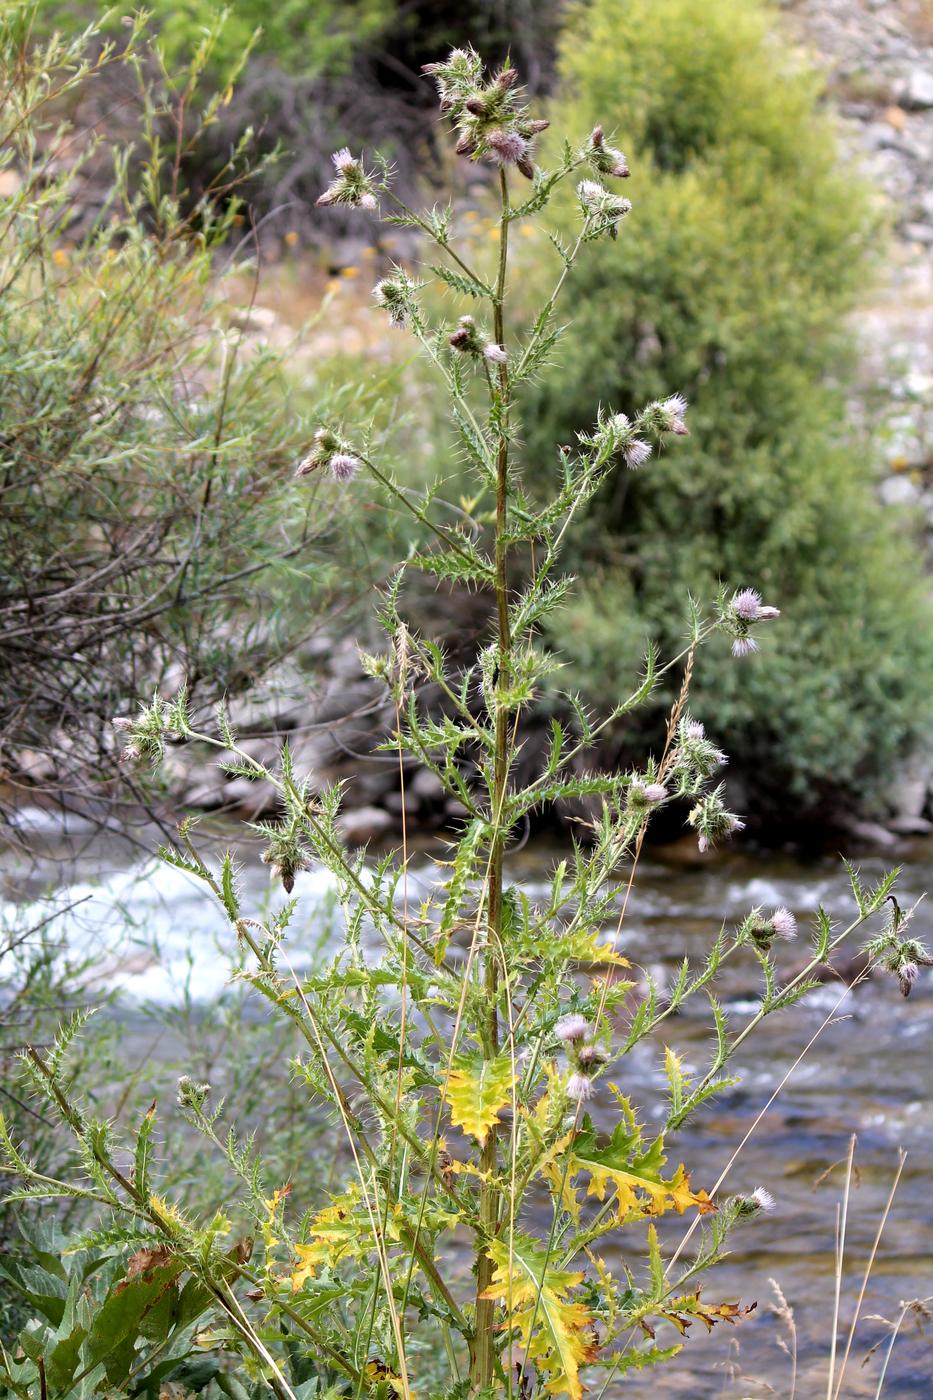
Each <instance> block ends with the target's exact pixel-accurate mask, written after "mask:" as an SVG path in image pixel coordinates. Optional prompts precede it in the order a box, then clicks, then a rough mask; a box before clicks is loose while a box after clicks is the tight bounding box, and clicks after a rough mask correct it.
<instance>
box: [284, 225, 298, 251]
mask: <svg viewBox="0 0 933 1400" xmlns="http://www.w3.org/2000/svg"><path fill="white" fill-rule="evenodd" d="M285 242H286V243H287V244H288V246H289V248H294V246H295V244H296V243H297V242H298V234H297V233H296V232H295V230H294V229H293V228H290V229H289V230H288V233H286V235H285Z"/></svg>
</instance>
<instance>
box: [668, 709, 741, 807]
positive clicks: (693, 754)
mask: <svg viewBox="0 0 933 1400" xmlns="http://www.w3.org/2000/svg"><path fill="white" fill-rule="evenodd" d="M727 762H728V759H727V757H726V755H725V754H724V753H723V751H722V749H718V748H717V747H716V745H715V744H714V743H713V742H712V740H710V739H708V738H707V737H706V729H705V728H704V726H703V725H702V724H701V723H700V721H699V720H696V719H691V717H690V715H689V714H687V715H683V716H682V717H681V720H680V722H679V724H678V726H677V743H676V745H675V747H674V749H673V752H672V753H671V759H670V770H669V772H670V777H671V779H672V780H673V782H674V785H675V791H676V792H677V794H678V796H680V797H688V796H689V797H692V796H695V795H696V793H698V792H699V791H700V788H701V787H702V785H703V783H704V782H705V780H706V779H707V778H711V777H712V776H713V774H714V773H715V772H716V769H717V768H721V767H722V766H723V764H724V763H727Z"/></svg>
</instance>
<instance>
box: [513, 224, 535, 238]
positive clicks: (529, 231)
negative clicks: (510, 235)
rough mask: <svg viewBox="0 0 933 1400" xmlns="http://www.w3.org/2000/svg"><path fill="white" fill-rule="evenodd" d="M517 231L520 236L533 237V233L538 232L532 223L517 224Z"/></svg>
mask: <svg viewBox="0 0 933 1400" xmlns="http://www.w3.org/2000/svg"><path fill="white" fill-rule="evenodd" d="M518 231H519V233H520V234H521V236H522V238H534V236H535V234H536V233H537V232H538V230H537V229H536V228H535V226H534V224H519V226H518Z"/></svg>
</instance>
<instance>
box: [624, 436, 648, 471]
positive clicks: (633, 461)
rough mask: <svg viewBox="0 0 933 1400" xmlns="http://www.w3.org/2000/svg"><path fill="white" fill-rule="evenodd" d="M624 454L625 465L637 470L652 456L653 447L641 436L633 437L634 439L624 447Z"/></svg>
mask: <svg viewBox="0 0 933 1400" xmlns="http://www.w3.org/2000/svg"><path fill="white" fill-rule="evenodd" d="M622 456H623V457H624V458H625V465H626V466H627V467H628V468H629V469H630V470H631V471H637V469H638V468H639V467H641V466H644V464H645V462H647V460H648V458H649V457H650V456H651V447H650V445H649V444H648V443H647V442H643V441H642V439H641V438H632V441H631V442H629V443H626V445H625V447H623V449H622Z"/></svg>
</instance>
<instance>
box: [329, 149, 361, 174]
mask: <svg viewBox="0 0 933 1400" xmlns="http://www.w3.org/2000/svg"><path fill="white" fill-rule="evenodd" d="M331 160H332V161H333V162H334V169H335V170H339V171H340V173H341V175H346V174H347V173H348V172H349V171H351V170H353V169H354V168H355V167H356V166H357V165H358V164H359V162H358V161H357V160H356V158H355V157H354V156H352V155H351V154H350V148H349V146H342V147H341V148H340V150H339V151H334V154H333V155H332V156H331Z"/></svg>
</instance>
